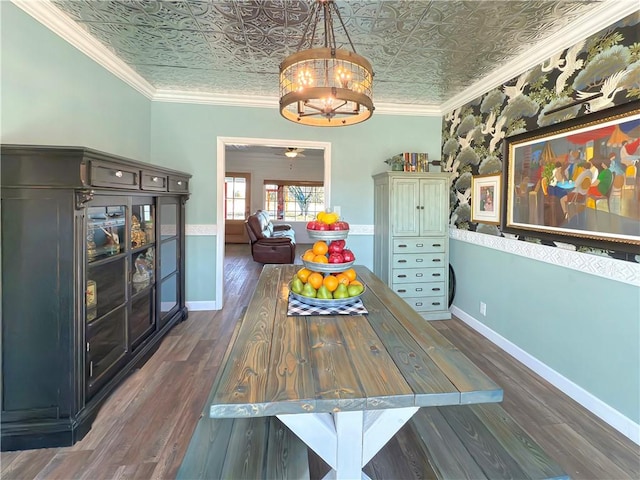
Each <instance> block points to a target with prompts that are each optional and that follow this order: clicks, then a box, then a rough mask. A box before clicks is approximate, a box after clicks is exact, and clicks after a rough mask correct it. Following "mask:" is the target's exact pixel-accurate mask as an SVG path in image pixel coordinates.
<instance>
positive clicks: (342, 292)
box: [333, 283, 349, 298]
mask: <svg viewBox="0 0 640 480" xmlns="http://www.w3.org/2000/svg"><path fill="white" fill-rule="evenodd" d="M333 298H349V292H348V290H347V286H346V285H345V284H344V283H340V284H339V285H338V288H336V289H335V291H334V292H333Z"/></svg>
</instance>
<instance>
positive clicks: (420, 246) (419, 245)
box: [416, 243, 424, 248]
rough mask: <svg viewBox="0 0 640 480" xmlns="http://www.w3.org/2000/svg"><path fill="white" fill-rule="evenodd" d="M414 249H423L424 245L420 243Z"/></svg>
mask: <svg viewBox="0 0 640 480" xmlns="http://www.w3.org/2000/svg"><path fill="white" fill-rule="evenodd" d="M416 247H417V248H422V247H424V244H422V243H416Z"/></svg>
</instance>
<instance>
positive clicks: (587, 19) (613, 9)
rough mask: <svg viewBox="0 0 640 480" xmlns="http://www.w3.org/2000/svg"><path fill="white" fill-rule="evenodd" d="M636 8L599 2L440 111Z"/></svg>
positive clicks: (627, 2) (612, 0)
mask: <svg viewBox="0 0 640 480" xmlns="http://www.w3.org/2000/svg"><path fill="white" fill-rule="evenodd" d="M637 11H640V7H639V6H638V0H606V1H604V2H602V3H600V4H599V5H598V6H596V7H594V9H593V10H591V11H590V12H589V13H587V14H586V15H584V16H583V17H581V18H580V19H578V20H577V21H574V22H572V23H570V24H569V25H567V26H566V27H564V28H563V29H561V30H558V31H557V32H556V33H555V34H553V35H550V36H549V37H548V38H547V39H546V40H545V42H544V44H539V45H536V46H535V47H534V48H532V49H530V50H528V51H526V52H523V53H522V54H520V55H518V56H517V57H516V58H515V59H514V60H512V61H511V62H509V63H507V64H506V65H505V66H503V67H500V68H498V69H497V70H494V71H493V72H492V73H490V74H489V75H487V76H486V77H484V78H483V79H482V80H480V81H479V82H476V83H474V84H473V85H471V86H470V87H469V88H467V89H466V90H465V91H463V92H462V93H460V94H459V95H456V96H455V97H453V98H451V99H450V100H447V101H446V102H444V103H443V104H442V105H441V109H440V110H441V112H442V114H443V115H444V114H445V113H447V112H450V111H452V110H455V109H456V108H458V107H461V106H463V105H465V104H467V103H469V102H471V101H472V100H475V99H476V98H478V97H480V96H482V95H483V94H485V93H487V92H488V91H490V90H492V89H493V88H496V87H498V86H500V85H502V84H504V83H506V82H508V81H509V80H511V79H512V78H515V77H517V76H518V75H520V74H521V73H523V72H526V71H527V70H529V69H531V68H533V67H535V66H536V65H539V64H540V63H542V62H544V61H545V60H547V59H549V58H551V57H552V56H553V55H554V54H556V53H558V52H561V51H563V50H564V49H566V48H569V47H570V46H571V45H574V44H576V43H578V42H579V41H580V40H583V39H585V38H588V37H590V36H591V35H593V34H595V33H597V32H599V31H600V30H602V29H603V28H605V27H606V26H608V25H611V24H613V23H615V22H617V21H618V20H621V19H623V18H624V17H626V16H627V15H630V14H632V13H633V12H637Z"/></svg>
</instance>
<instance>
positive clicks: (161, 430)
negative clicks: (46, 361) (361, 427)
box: [0, 245, 640, 480]
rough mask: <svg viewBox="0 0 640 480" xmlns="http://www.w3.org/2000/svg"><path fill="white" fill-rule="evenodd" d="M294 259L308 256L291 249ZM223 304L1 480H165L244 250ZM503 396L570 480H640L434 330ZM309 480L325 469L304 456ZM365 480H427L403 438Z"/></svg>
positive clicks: (581, 422) (9, 455)
mask: <svg viewBox="0 0 640 480" xmlns="http://www.w3.org/2000/svg"><path fill="white" fill-rule="evenodd" d="M298 248H299V251H304V249H305V248H307V246H305V245H299V246H298ZM226 253H227V255H226V259H225V304H224V308H223V309H222V310H220V311H217V312H191V313H190V314H189V319H188V320H187V321H186V322H183V323H181V324H179V325H177V326H176V327H175V328H174V329H173V330H172V331H171V332H170V333H169V335H168V336H167V337H166V338H165V339H164V340H163V342H162V344H161V346H160V348H159V350H158V351H157V352H156V353H155V354H154V355H153V357H151V358H150V359H149V361H148V362H147V363H146V364H145V365H144V366H143V367H142V368H141V369H139V370H136V371H135V372H134V373H133V374H132V375H130V376H129V377H128V378H127V379H126V381H125V382H124V383H123V384H122V385H121V386H120V387H119V388H118V389H117V390H116V391H115V392H114V393H113V394H112V395H111V397H110V398H109V399H108V400H107V402H106V403H105V405H104V406H103V408H102V409H101V410H100V412H99V414H98V417H97V419H96V421H95V422H94V424H93V428H92V430H91V431H90V432H89V433H88V434H87V436H86V437H85V438H84V439H83V440H81V441H80V442H78V443H76V444H75V445H74V446H72V447H66V448H52V449H42V450H26V451H18V452H3V453H2V455H1V457H0V462H1V471H0V478H2V479H3V480H4V479H7V480H8V479H34V478H38V479H47V480H49V479H52V480H53V479H61V480H66V479H90V480H94V479H96V480H97V479H171V478H174V477H175V474H176V471H177V470H178V467H179V466H180V462H181V460H182V457H183V455H184V453H185V451H186V448H187V445H188V443H189V440H190V437H191V434H192V432H193V429H194V427H195V424H196V421H197V420H198V418H199V416H200V414H201V413H202V411H203V408H204V402H205V400H206V398H207V395H208V393H209V390H210V388H211V385H212V383H213V379H214V377H215V375H216V372H217V370H218V366H219V363H220V359H221V357H222V355H223V354H224V351H225V349H226V347H227V342H228V340H229V337H230V336H231V333H232V332H233V328H234V325H235V322H236V320H238V318H240V316H241V315H242V312H243V309H244V307H245V306H246V305H247V303H248V301H249V298H250V297H251V294H252V291H253V287H254V283H255V281H256V279H257V278H258V275H259V272H260V270H261V268H262V265H261V264H257V263H255V262H253V261H252V259H251V256H250V255H249V247H248V246H247V245H227V249H226ZM432 323H433V325H435V326H436V328H438V330H440V331H441V332H442V333H443V334H444V335H445V336H446V337H447V338H449V340H450V341H452V342H453V343H454V344H456V345H457V346H458V347H459V348H460V349H461V350H462V351H463V352H465V353H466V355H467V356H469V358H471V359H472V360H473V361H474V362H475V363H476V364H477V365H478V366H479V367H480V368H481V369H482V370H484V371H485V372H486V373H487V374H488V375H489V376H491V377H492V378H493V379H494V380H495V381H496V382H497V383H498V384H499V385H501V386H502V387H503V388H504V401H503V407H504V408H505V410H507V411H508V412H509V414H510V415H511V416H512V417H514V419H515V420H516V421H517V422H518V423H519V424H520V425H521V426H522V427H523V428H524V429H525V430H526V431H527V432H528V433H529V434H530V435H531V436H532V437H533V439H534V440H536V441H537V442H538V444H539V445H540V446H541V447H542V448H543V449H545V450H546V451H547V453H548V454H549V455H550V456H551V457H552V458H553V459H554V460H556V461H557V462H558V463H559V464H560V465H561V466H562V467H563V469H564V470H565V471H566V472H567V473H568V474H569V475H570V476H571V478H573V479H575V480H578V479H599V480H622V479H636V480H637V479H640V451H639V447H638V446H637V445H636V444H635V443H633V442H632V441H630V440H629V439H627V438H626V437H624V436H623V435H621V434H620V433H618V432H616V431H615V430H614V429H613V428H611V427H609V426H608V425H607V424H605V423H604V422H602V421H601V420H599V419H598V418H597V417H595V416H594V415H592V414H591V413H589V412H588V411H587V410H585V409H584V408H582V407H581V406H580V405H578V404H577V403H576V402H574V401H573V400H571V399H570V398H568V397H567V396H566V395H564V394H563V393H561V392H560V391H558V390H557V389H556V388H554V387H553V386H551V385H550V384H549V383H548V382H546V381H545V380H543V379H541V378H540V377H539V376H537V375H536V374H534V373H533V372H532V371H531V370H529V369H528V368H526V367H525V366H523V365H521V364H520V363H518V362H516V361H515V360H514V359H513V358H512V357H510V356H509V355H508V354H506V353H505V352H503V351H501V350H500V349H498V348H497V347H496V346H494V345H493V344H492V343H490V342H489V341H488V340H486V339H484V338H483V337H482V336H480V335H479V334H478V333H476V332H475V331H473V330H471V329H470V328H469V327H467V326H466V325H465V324H464V323H462V322H461V321H459V320H457V319H453V320H446V321H437V322H432ZM310 457H311V458H310V465H311V470H312V476H313V478H321V477H322V476H323V475H324V473H325V471H326V466H325V465H324V464H323V463H322V461H321V460H319V459H318V458H317V457H316V456H315V455H314V454H311V455H310ZM366 471H367V473H368V474H369V475H370V476H371V477H372V478H373V479H391V480H400V479H421V478H431V476H430V473H429V471H428V469H427V468H425V466H424V460H423V455H422V454H421V451H420V449H419V448H418V447H416V443H415V441H414V439H413V438H412V436H411V431H410V430H409V429H407V428H403V429H402V430H400V432H399V433H398V435H396V436H395V437H394V438H393V439H392V440H391V441H390V442H389V443H388V444H387V445H386V446H385V447H384V448H383V449H382V450H381V451H380V452H379V453H378V455H376V457H375V458H374V459H373V460H372V461H371V462H370V463H369V465H368V466H367V468H366Z"/></svg>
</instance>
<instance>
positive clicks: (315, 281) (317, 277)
mask: <svg viewBox="0 0 640 480" xmlns="http://www.w3.org/2000/svg"><path fill="white" fill-rule="evenodd" d="M323 281H324V277H323V276H322V274H321V273H318V272H312V273H311V275H309V278H308V279H307V283H310V284H311V286H312V287H313V288H315V289H316V290H317V289H319V288H320V287H321V286H322V282H323Z"/></svg>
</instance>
